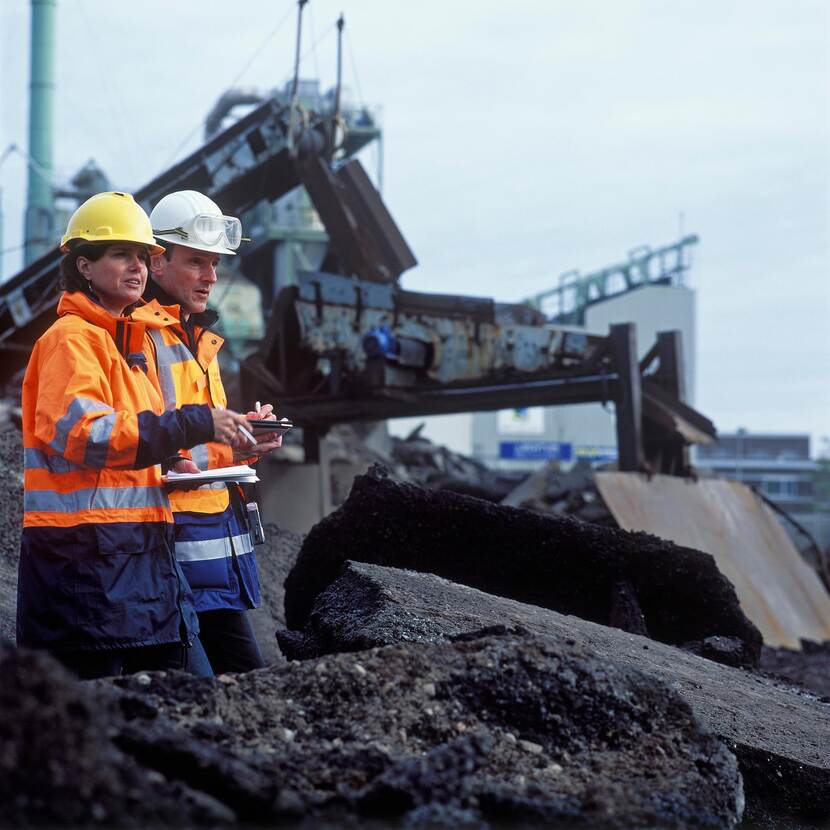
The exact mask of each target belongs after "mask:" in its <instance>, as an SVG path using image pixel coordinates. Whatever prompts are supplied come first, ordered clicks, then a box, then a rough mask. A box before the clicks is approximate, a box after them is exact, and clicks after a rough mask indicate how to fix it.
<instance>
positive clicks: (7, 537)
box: [0, 413, 23, 642]
mask: <svg viewBox="0 0 830 830" xmlns="http://www.w3.org/2000/svg"><path fill="white" fill-rule="evenodd" d="M0 478H2V480H3V482H4V485H5V486H4V488H3V491H4V492H3V498H2V499H0V640H2V639H6V640H10V641H12V642H14V639H15V609H16V607H17V561H18V558H19V554H20V534H21V531H22V529H23V439H22V437H21V435H20V432H19V430H18V429H16V428H15V427H14V426H13V425H12V423H11V422H9V421H8V420H5V421H4V420H3V419H2V413H0Z"/></svg>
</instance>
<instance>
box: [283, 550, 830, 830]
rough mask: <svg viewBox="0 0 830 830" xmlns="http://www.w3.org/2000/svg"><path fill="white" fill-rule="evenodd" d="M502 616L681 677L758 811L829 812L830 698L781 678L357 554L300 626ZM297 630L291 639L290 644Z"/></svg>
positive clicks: (783, 823) (465, 629) (457, 637)
mask: <svg viewBox="0 0 830 830" xmlns="http://www.w3.org/2000/svg"><path fill="white" fill-rule="evenodd" d="M499 626H501V628H502V630H503V629H504V627H505V626H508V627H513V628H518V629H525V630H529V631H531V632H533V634H535V635H540V636H543V637H545V638H546V640H547V641H552V642H553V643H554V644H555V645H554V648H555V649H556V651H557V653H559V654H562V655H570V654H575V655H584V654H590V655H592V656H593V657H596V658H597V659H598V660H599V661H600V662H601V663H602V664H603V665H625V666H628V667H632V668H635V669H636V670H638V671H640V672H642V673H643V674H644V675H647V676H649V677H650V678H652V680H653V681H654V682H655V683H658V684H664V683H665V684H667V685H668V686H670V687H671V688H673V689H674V690H675V691H676V692H677V693H678V694H679V695H680V697H682V698H683V699H684V700H685V701H686V702H687V704H688V705H689V706H691V708H692V711H693V712H694V714H695V716H696V717H697V718H698V720H699V721H700V722H701V723H702V724H703V725H704V726H705V727H706V728H707V729H709V730H711V731H712V732H713V733H715V734H717V735H719V736H721V738H722V739H723V740H724V741H726V742H727V743H728V745H729V746H730V747H731V748H732V750H733V752H735V754H736V755H737V757H738V761H739V764H740V768H741V771H742V773H743V776H744V781H745V785H746V790H747V813H748V814H749V815H752V816H753V820H754V821H762V820H763V821H765V822H767V823H766V824H764V826H770V827H778V826H780V827H791V826H792V827H795V826H799V822H800V821H802V820H803V819H804V818H805V816H806V817H812V818H815V817H820V818H821V820H822V821H824V822H825V823H826V822H830V706H826V705H823V704H821V703H820V702H817V701H816V700H815V698H814V697H813V696H812V695H807V694H803V693H800V692H799V691H798V690H797V689H794V688H792V687H788V686H784V685H782V684H780V683H779V682H776V681H775V680H773V679H768V678H765V677H762V676H760V675H758V674H755V673H752V672H747V671H742V670H739V669H734V668H729V667H727V666H723V665H718V664H717V663H715V662H712V661H709V660H705V659H701V658H700V657H697V656H695V655H693V654H688V653H686V652H685V651H681V650H679V649H677V648H675V647H672V646H669V645H665V644H662V643H655V642H653V641H649V640H646V639H644V638H643V637H638V636H633V635H631V634H627V633H624V632H621V631H618V630H616V629H613V628H609V627H605V626H601V625H597V624H595V623H592V622H588V621H586V620H580V619H577V618H575V617H566V616H563V615H561V614H558V613H556V612H555V611H551V610H548V609H543V608H539V607H535V606H531V605H524V604H522V603H518V602H515V601H513V600H509V599H505V598H503V597H496V596H492V595H488V594H484V593H483V592H481V591H478V590H476V589H474V588H469V587H467V586H464V585H458V584H455V583H452V582H449V581H447V580H445V579H442V578H440V577H436V576H433V575H432V574H422V573H416V572H414V571H403V570H398V569H394V568H385V567H381V566H378V565H371V564H366V563H357V562H348V563H346V564H345V565H344V566H343V570H342V572H341V575H340V576H339V577H338V578H337V579H336V580H335V581H334V582H333V583H332V584H331V585H330V586H329V587H328V588H327V589H326V590H325V591H324V592H323V593H322V594H320V596H319V597H318V599H317V602H316V604H315V607H314V610H313V611H312V613H311V615H310V617H309V623H308V625H307V627H306V629H305V630H304V631H303V632H299V633H297V635H296V637H297V639H298V640H301V641H302V643H303V646H304V649H305V653H304V654H302V655H298V656H302V657H305V656H310V655H313V654H315V653H316V654H320V653H323V652H341V651H347V650H359V649H369V648H372V647H373V646H381V645H388V644H391V643H395V642H417V643H441V642H446V641H447V640H451V641H455V642H459V641H461V640H463V639H465V638H469V637H475V636H478V634H477V632H479V631H481V630H482V629H484V630H487V629H488V628H490V629H493V628H494V627H499ZM286 633H288V632H282V633H281V635H280V636H281V641H282V638H283V636H284V635H285V634H286ZM293 642H294V641H293V640H289V641H288V642H287V643H286V644H285V646H284V648H285V650H286V653H287V654H289V656H291V652H290V648H291V646H292V645H293ZM528 705H531V706H532V705H535V702H532V701H528ZM574 705H577V706H578V705H579V704H577V703H576V702H574ZM770 822H772V823H770ZM776 822H777V823H776Z"/></svg>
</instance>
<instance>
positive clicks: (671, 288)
mask: <svg viewBox="0 0 830 830" xmlns="http://www.w3.org/2000/svg"><path fill="white" fill-rule="evenodd" d="M696 242H697V237H686V238H685V239H683V240H681V241H680V242H678V243H676V244H674V245H670V246H667V247H666V248H662V249H658V250H655V251H652V250H650V249H645V252H643V249H640V250H639V251H637V252H636V255H634V256H632V257H631V258H630V259H629V261H628V262H625V263H623V264H621V265H616V266H612V267H610V268H605V269H603V270H602V271H598V272H597V273H595V274H590V275H586V276H582V277H578V278H573V279H568V277H569V276H570V275H565V277H564V278H563V282H562V284H561V285H560V287H558V288H556V289H553V290H552V291H549V292H545V293H544V294H540V295H539V296H538V297H536V298H534V299H533V302H534V304H535V305H536V306H537V307H539V308H540V309H541V310H542V311H543V312H545V313H546V315H548V317H549V319H550V321H551V322H552V323H556V324H562V325H568V326H573V327H575V328H580V329H584V330H585V331H587V332H589V333H591V334H600V335H607V334H608V332H609V329H610V327H611V326H612V325H614V324H615V323H634V324H636V326H637V352H638V354H639V356H640V358H642V357H643V356H644V355H645V354H646V352H648V350H649V349H650V348H651V347H652V346H653V345H654V342H655V340H656V337H657V333H658V332H661V331H673V330H677V331H680V332H681V334H682V338H683V344H682V348H683V365H684V374H685V386H686V403H688V404H690V405H692V406H693V405H694V394H695V353H696V346H695V343H696V334H695V330H696V323H695V292H694V290H693V289H691V288H689V287H688V286H687V285H686V284H685V279H684V278H685V275H686V273H687V272H688V270H689V268H690V267H691V262H690V259H689V257H688V251H687V249H688V248H689V247H690V246H692V245H694V244H695V243H696ZM472 439H473V440H472V454H473V457H474V458H476V459H478V460H479V461H481V462H483V463H485V464H487V465H488V466H490V467H496V468H501V469H528V470H532V469H535V468H538V467H540V466H542V465H543V464H545V463H547V462H548V461H551V460H557V461H560V462H562V463H563V465H564V466H568V465H570V464H574V463H576V462H577V461H580V460H583V459H584V460H588V461H591V462H593V463H602V462H606V461H614V460H616V458H617V433H616V424H615V413H614V405H613V403H609V404H608V405H607V406H603V405H602V404H597V403H591V404H574V405H571V406H557V407H536V408H533V409H521V410H514V409H506V410H502V411H500V412H477V413H475V414H474V415H473V419H472Z"/></svg>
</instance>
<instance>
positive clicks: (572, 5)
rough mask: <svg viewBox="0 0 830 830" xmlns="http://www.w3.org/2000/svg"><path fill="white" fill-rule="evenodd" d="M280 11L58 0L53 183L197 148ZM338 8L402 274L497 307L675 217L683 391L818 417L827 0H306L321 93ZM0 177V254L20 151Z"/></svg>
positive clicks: (15, 61) (10, 67)
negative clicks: (687, 335)
mask: <svg viewBox="0 0 830 830" xmlns="http://www.w3.org/2000/svg"><path fill="white" fill-rule="evenodd" d="M295 5H296V4H295V2H294V0H256V1H254V0H237V2H236V3H232V4H229V3H227V2H218V0H176V2H171V0H142V2H141V3H138V2H128V1H127V0H124V1H123V2H112V0H58V19H57V32H58V48H57V55H56V62H57V63H56V65H57V85H58V89H57V106H56V111H55V128H56V140H55V162H56V171H57V174H58V177H61V176H67V175H69V174H71V173H72V172H74V171H75V170H76V169H77V168H78V167H80V166H81V165H82V164H83V162H85V161H86V160H87V159H88V158H89V157H94V158H95V159H96V160H97V161H98V163H99V164H100V165H101V166H102V167H103V168H104V169H105V170H106V171H107V172H108V174H109V175H110V177H111V179H112V180H113V182H114V183H115V185H116V186H118V187H121V188H124V189H136V188H138V187H139V186H140V185H142V184H143V183H144V182H145V181H147V180H148V179H149V178H151V177H152V176H153V175H155V174H156V173H157V172H159V170H160V169H163V168H164V167H165V166H167V163H168V162H169V161H171V156H172V154H173V153H174V152H175V151H176V150H177V149H178V154H177V157H180V156H182V155H183V154H184V153H186V152H188V151H190V150H192V149H195V147H196V146H198V143H199V138H200V135H201V133H200V130H195V128H196V127H197V125H198V124H200V123H201V121H202V119H203V118H204V116H205V114H206V112H207V111H208V109H209V108H210V107H211V105H212V104H213V103H214V101H215V100H216V98H217V97H218V95H219V94H220V93H221V92H222V90H223V89H225V88H226V87H227V86H228V85H229V84H230V83H231V82H232V81H233V80H234V79H235V78H236V76H237V75H238V73H239V71H240V70H241V69H242V68H243V67H244V66H245V65H246V64H247V63H248V61H249V59H250V58H251V56H252V55H253V54H254V53H255V52H256V50H257V49H258V48H259V46H260V45H261V44H262V43H263V41H264V40H265V39H266V37H267V35H268V33H269V32H271V31H273V29H274V28H275V27H276V26H277V24H278V23H279V21H280V20H281V19H282V18H283V17H284V16H286V15H288V16H287V17H286V20H285V22H284V24H283V25H282V27H281V28H280V29H279V31H278V32H277V34H276V35H275V36H274V37H273V38H272V39H271V40H270V41H269V42H268V46H267V48H266V49H264V50H263V51H262V53H261V54H260V55H259V57H258V58H257V59H256V60H255V61H254V62H253V63H252V65H251V66H250V68H249V69H248V70H247V71H246V72H245V74H244V75H243V77H242V78H241V79H240V80H239V82H238V83H239V84H240V85H248V86H257V87H260V88H262V89H266V88H270V87H273V86H276V85H281V84H282V83H283V81H284V80H285V79H286V78H287V77H288V76H289V74H290V70H291V65H292V60H293V42H294V27H295V15H294V8H295ZM0 9H2V17H0V27H2V31H1V33H0V49H2V73H0V76H1V79H0V149H2V147H5V146H6V145H7V144H9V143H10V142H12V141H15V142H17V143H19V144H21V145H23V146H25V144H26V117H27V101H26V95H27V83H28V38H29V35H28V20H29V3H28V2H25V0H0ZM341 10H342V11H344V12H345V15H346V27H347V34H348V37H347V43H348V45H349V49H348V50H347V55H346V61H345V76H346V78H345V80H346V82H347V84H349V85H350V86H351V88H352V91H353V92H354V94H355V97H356V98H357V99H358V100H359V101H361V102H365V103H367V104H370V105H379V106H380V107H381V123H382V126H383V129H384V154H385V170H384V197H385V199H386V201H387V204H388V205H389V207H390V209H391V210H392V213H393V215H394V216H395V218H396V220H397V222H398V224H399V225H400V226H401V228H402V230H403V232H404V234H405V236H406V237H407V239H408V241H409V243H410V245H411V246H412V248H413V250H414V251H415V253H416V256H417V257H418V259H419V262H420V264H419V266H418V267H417V268H415V269H413V270H412V271H410V272H408V273H407V274H406V275H405V277H404V285H405V286H406V287H407V288H410V289H414V290H422V291H441V292H452V293H459V294H477V295H486V296H494V297H496V298H497V299H500V300H515V299H519V298H521V297H523V296H526V295H529V294H533V293H536V292H538V291H541V290H544V289H546V288H548V287H551V286H552V285H554V284H556V283H557V282H558V277H559V275H560V274H561V273H562V272H564V271H567V270H569V269H572V268H579V269H580V270H581V271H582V272H583V273H585V272H588V271H590V270H592V269H594V268H598V267H601V266H603V265H607V264H611V263H614V262H617V261H619V260H621V259H624V258H625V256H626V254H627V252H628V251H629V250H630V249H631V248H633V247H635V246H637V245H640V244H644V243H647V244H650V245H652V246H655V247H656V246H658V245H661V244H665V243H668V242H671V241H674V240H675V239H676V238H677V236H678V232H679V222H678V216H679V214H680V213H681V212H682V213H683V214H684V217H685V219H684V229H685V231H686V232H694V233H698V234H699V235H700V236H701V243H700V245H699V246H698V248H697V250H696V254H695V268H694V271H693V273H692V277H691V283H692V284H693V286H694V287H695V288H696V290H697V292H698V321H699V323H698V376H697V389H698V395H697V401H696V404H697V406H698V408H699V409H701V411H703V412H704V413H706V414H707V415H708V416H710V417H711V418H713V419H714V420H715V422H716V424H717V426H718V427H719V429H721V430H722V431H728V430H732V429H735V428H736V427H738V426H745V427H747V428H748V429H750V430H751V431H799V432H801V431H806V432H810V433H812V435H813V437H814V439H819V438H820V437H821V436H829V435H830V327H828V321H830V268H828V261H829V257H830V92H829V91H828V87H829V85H828V80H830V72H828V70H829V69H830V3H828V2H826V0H751V2H750V0H746V1H745V0H579V2H576V0H567V2H566V0H536V1H535V2H533V0H502V2H486V1H484V2H482V1H481V0H477V1H476V2H472V0H469V2H467V1H465V0H455V2H448V0H443V1H442V0H422V2H419V3H417V4H413V3H404V2H401V1H400V0H337V2H331V0H310V2H309V5H308V6H307V14H306V29H305V40H304V43H305V44H306V46H307V47H308V46H310V45H311V43H312V42H313V41H315V40H319V43H318V45H317V48H316V49H315V50H313V51H309V52H308V54H307V55H306V57H305V59H304V62H303V75H304V76H315V75H317V76H320V77H321V78H322V81H323V83H324V85H325V86H329V85H330V84H332V83H333V81H334V57H335V34H334V31H333V23H334V21H335V19H336V17H337V15H338V13H339V12H340V11H341ZM312 29H313V31H312ZM350 55H351V57H350ZM194 130H195V132H194ZM188 136H190V140H189V142H187V143H186V144H184V146H182V142H183V140H185V139H186V138H187V137H188ZM364 163H365V164H366V166H367V167H368V168H369V169H370V170H373V169H374V165H375V155H374V151H372V150H370V151H368V153H367V154H366V156H365V158H364ZM0 186H1V187H2V189H3V211H4V214H5V218H6V223H5V237H4V243H3V247H10V246H13V245H16V244H19V242H20V226H21V221H20V219H21V216H22V213H23V207H24V199H25V178H24V169H23V163H22V162H21V161H20V160H19V159H17V158H11V159H9V160H8V161H7V162H6V163H5V165H4V166H3V168H2V169H0ZM18 264H19V258H17V255H16V254H10V255H7V256H6V258H5V273H6V274H7V275H8V274H9V273H10V268H11V266H12V265H18ZM436 437H438V438H447V437H450V433H448V432H446V431H444V432H442V431H441V430H439V431H438V432H437V433H436ZM816 448H818V444H817V441H816Z"/></svg>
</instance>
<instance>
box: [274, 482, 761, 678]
mask: <svg viewBox="0 0 830 830" xmlns="http://www.w3.org/2000/svg"><path fill="white" fill-rule="evenodd" d="M347 559H354V560H357V561H362V562H373V563H375V564H380V565H391V566H393V567H398V568H409V569H412V570H417V571H423V572H427V573H434V574H437V575H439V576H443V577H445V578H447V579H450V580H453V581H454V582H459V583H462V584H465V585H469V586H471V587H474V588H479V589H480V590H482V591H485V592H488V593H491V594H497V595H499V596H504V597H509V598H511V599H515V600H518V601H520V602H525V603H530V604H533V605H538V606H541V607H543V608H551V609H554V610H557V611H559V612H561V613H563V614H573V615H575V616H578V617H581V618H583V619H588V620H593V621H595V622H599V623H602V624H606V625H614V626H616V627H620V628H623V629H625V630H629V631H634V632H636V633H641V634H646V633H647V634H649V635H650V636H652V637H653V638H654V639H656V640H660V641H662V642H666V643H672V644H675V645H680V644H688V645H690V646H692V645H694V644H700V643H703V642H704V641H706V640H709V639H710V638H712V637H721V638H728V639H729V640H731V641H733V643H732V645H733V646H735V648H732V649H730V650H729V658H728V659H729V660H730V662H738V663H741V664H744V665H756V664H757V661H758V658H759V654H760V649H761V637H760V634H759V633H758V630H757V629H756V628H755V626H754V625H752V623H751V622H750V621H749V620H748V619H747V618H746V617H745V616H744V614H743V612H742V611H741V609H740V606H739V605H738V600H737V597H736V595H735V591H734V588H733V587H732V585H731V583H730V582H729V581H728V580H726V578H725V577H724V576H723V575H722V574H721V573H720V571H719V570H718V569H717V567H716V566H715V563H714V560H713V558H712V557H711V556H709V555H708V554H704V553H701V552H700V551H696V550H691V549H689V548H681V547H678V546H677V545H674V544H672V543H671V542H666V541H664V540H661V539H657V538H656V537H654V536H649V535H647V534H644V533H629V532H626V531H621V530H612V529H610V528H604V527H600V526H596V525H591V524H588V523H585V522H579V521H577V520H575V519H571V518H568V517H558V516H543V515H539V514H537V513H533V512H530V511H527V510H517V509H515V508H511V507H501V506H497V505H492V504H490V503H487V502H483V501H481V500H478V499H472V498H469V497H467V496H463V495H458V494H455V493H451V492H446V491H429V490H424V489H422V488H419V487H415V486H413V485H410V484H406V483H398V482H394V481H391V480H390V479H388V478H386V477H385V474H384V472H383V471H376V472H375V474H370V475H364V476H359V477H358V478H356V479H355V482H354V486H353V488H352V492H351V494H350V496H349V498H348V499H347V501H346V502H345V503H344V504H343V505H342V506H341V508H340V509H338V510H337V511H335V512H334V513H332V514H331V515H330V516H328V517H326V518H325V519H323V520H322V521H321V522H320V523H319V524H317V525H316V526H315V527H314V528H313V529H312V530H311V532H310V533H309V534H308V536H307V537H306V539H305V542H304V544H303V548H302V550H301V551H300V555H299V557H298V559H297V562H296V564H295V566H294V568H293V570H292V571H291V573H290V574H289V575H288V579H287V580H286V583H285V585H286V601H285V610H286V622H287V624H288V626H289V627H290V628H297V629H299V628H302V626H303V625H304V623H305V621H306V619H307V616H308V614H309V613H310V611H311V608H312V606H313V604H314V601H315V599H316V597H317V595H318V594H319V593H320V592H321V591H322V590H324V589H325V587H326V586H327V585H328V584H329V583H330V581H331V579H332V578H333V576H334V575H336V574H337V572H338V571H339V569H340V566H341V564H342V563H343V562H344V561H345V560H347ZM658 561H659V564H660V567H659V568H658V567H655V563H657V562H658Z"/></svg>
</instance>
